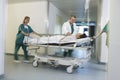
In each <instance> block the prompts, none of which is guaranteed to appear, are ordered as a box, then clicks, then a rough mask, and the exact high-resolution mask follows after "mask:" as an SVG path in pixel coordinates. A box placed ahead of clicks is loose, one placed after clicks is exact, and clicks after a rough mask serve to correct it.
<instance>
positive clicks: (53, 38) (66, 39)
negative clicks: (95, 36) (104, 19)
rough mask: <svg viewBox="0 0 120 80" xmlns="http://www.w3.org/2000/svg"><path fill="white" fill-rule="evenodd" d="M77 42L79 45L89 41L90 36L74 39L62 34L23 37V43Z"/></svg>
mask: <svg viewBox="0 0 120 80" xmlns="http://www.w3.org/2000/svg"><path fill="white" fill-rule="evenodd" d="M73 42H77V43H78V44H79V45H80V44H82V43H87V42H90V38H89V37H87V38H82V39H76V38H75V37H74V36H63V35H56V36H48V37H46V36H42V37H40V38H34V37H26V38H24V41H23V43H30V44H47V43H55V44H64V43H73Z"/></svg>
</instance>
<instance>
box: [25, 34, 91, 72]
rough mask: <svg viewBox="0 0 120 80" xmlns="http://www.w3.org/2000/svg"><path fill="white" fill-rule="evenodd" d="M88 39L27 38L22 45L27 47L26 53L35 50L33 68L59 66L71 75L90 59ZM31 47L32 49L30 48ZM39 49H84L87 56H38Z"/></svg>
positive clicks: (69, 37)
mask: <svg viewBox="0 0 120 80" xmlns="http://www.w3.org/2000/svg"><path fill="white" fill-rule="evenodd" d="M90 40H91V39H90V38H89V37H87V38H82V39H76V38H74V37H73V36H63V35H57V36H42V37H40V38H33V37H28V38H26V39H25V40H24V43H27V45H28V49H27V50H28V52H29V53H31V50H35V54H34V61H33V63H32V64H33V66H34V67H37V66H38V65H39V63H40V62H41V63H48V64H50V65H52V66H54V67H57V66H59V65H63V66H66V71H67V72H68V73H72V72H73V71H74V69H76V68H78V67H81V66H82V64H83V63H84V62H86V61H88V60H89V59H90V55H91V52H90V49H91V45H90ZM31 47H32V48H31ZM40 47H48V48H49V47H52V48H61V49H84V50H86V52H87V54H86V57H85V58H72V57H56V56H49V55H40V54H39V53H38V52H37V50H38V49H40Z"/></svg>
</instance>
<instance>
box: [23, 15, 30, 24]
mask: <svg viewBox="0 0 120 80" xmlns="http://www.w3.org/2000/svg"><path fill="white" fill-rule="evenodd" d="M26 19H30V17H29V16H25V17H24V20H23V24H24V23H25V20H26Z"/></svg>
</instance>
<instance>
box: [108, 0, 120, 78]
mask: <svg viewBox="0 0 120 80" xmlns="http://www.w3.org/2000/svg"><path fill="white" fill-rule="evenodd" d="M119 7H120V0H110V36H109V41H110V44H109V60H108V80H120V75H119V74H120V61H119V60H120V35H119V34H120V10H119Z"/></svg>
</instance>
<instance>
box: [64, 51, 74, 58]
mask: <svg viewBox="0 0 120 80" xmlns="http://www.w3.org/2000/svg"><path fill="white" fill-rule="evenodd" d="M72 52H73V50H68V52H67V51H64V54H63V56H64V57H67V56H68V57H71V56H72Z"/></svg>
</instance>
